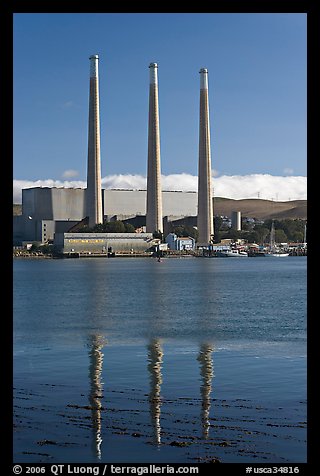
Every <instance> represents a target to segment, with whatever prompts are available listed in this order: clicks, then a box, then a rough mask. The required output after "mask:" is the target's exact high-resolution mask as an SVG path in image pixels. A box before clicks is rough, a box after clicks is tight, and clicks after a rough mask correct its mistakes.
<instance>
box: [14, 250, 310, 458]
mask: <svg viewBox="0 0 320 476" xmlns="http://www.w3.org/2000/svg"><path fill="white" fill-rule="evenodd" d="M306 265H307V263H306V258H305V257H289V258H283V259H279V258H278V259H277V258H274V259H273V258H256V259H254V258H247V259H246V258H244V259H237V258H235V259H223V258H220V259H218V258H216V259H197V258H186V259H164V260H163V261H162V262H161V263H158V262H157V261H156V260H153V259H136V258H134V259H130V258H128V259H127V258H114V259H103V258H101V259H100V258H98V259H92V258H91V259H90V258H89V259H80V260H23V259H17V260H15V261H14V387H15V426H14V428H15V432H14V459H15V461H16V462H99V461H101V462H179V463H182V462H186V463H192V462H208V461H211V460H213V459H218V460H219V461H221V462H249V461H253V462H259V461H261V462H280V463H281V462H305V461H306Z"/></svg>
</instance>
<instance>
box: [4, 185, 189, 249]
mask: <svg viewBox="0 0 320 476" xmlns="http://www.w3.org/2000/svg"><path fill="white" fill-rule="evenodd" d="M86 193H87V190H86V189H81V188H57V187H52V188H49V187H33V188H26V189H23V190H22V215H20V216H16V217H14V222H13V238H14V242H15V243H16V244H19V242H20V243H21V242H22V241H28V240H29V241H38V242H41V243H45V242H46V241H48V240H53V239H54V235H55V233H61V232H67V231H68V230H70V228H71V227H72V226H73V225H75V224H76V223H78V222H79V221H81V220H82V219H83V218H84V217H85V216H86ZM146 194H147V192H146V190H105V189H103V190H102V206H103V214H104V216H105V218H106V219H107V220H110V219H112V218H113V217H115V216H116V217H117V218H118V219H126V218H130V217H134V216H139V215H142V216H145V215H146V196H147V195H146ZM162 201H163V216H165V217H171V216H173V217H180V218H182V217H185V216H196V215H197V193H196V192H181V191H176V192H175V191H163V192H162Z"/></svg>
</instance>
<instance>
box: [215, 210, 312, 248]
mask: <svg viewBox="0 0 320 476" xmlns="http://www.w3.org/2000/svg"><path fill="white" fill-rule="evenodd" d="M305 223H306V220H300V219H295V220H290V219H285V220H274V227H275V241H276V242H277V243H287V242H294V243H302V242H303V239H304V228H305ZM271 225H272V220H270V219H269V220H266V221H265V222H264V223H263V225H253V226H246V224H244V226H243V228H244V229H243V230H241V231H237V230H234V229H232V228H229V229H228V230H224V229H223V227H222V219H221V218H220V217H215V242H216V243H218V242H220V241H221V239H225V238H230V239H234V240H236V239H244V240H246V241H248V242H249V243H258V244H264V243H269V240H270V230H271ZM218 227H219V228H218Z"/></svg>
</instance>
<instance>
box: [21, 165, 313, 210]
mask: <svg viewBox="0 0 320 476" xmlns="http://www.w3.org/2000/svg"><path fill="white" fill-rule="evenodd" d="M213 175H214V172H213ZM101 183H102V187H103V188H106V189H120V190H121V189H123V190H128V189H129V190H145V189H146V187H147V179H146V177H145V176H143V175H121V174H120V175H109V176H106V177H103V178H102V180H101ZM212 183H213V190H214V196H215V197H224V198H232V199H235V200H240V199H244V198H261V199H266V200H276V201H287V200H307V177H301V176H275V175H268V174H251V175H221V176H220V177H214V176H213V179H212ZM86 186H87V183H86V181H84V180H52V179H46V180H36V181H28V180H14V181H13V203H21V201H22V192H21V190H22V189H23V188H30V187H66V188H86ZM162 189H163V190H166V191H167V190H169V191H170V190H182V191H184V192H189V191H190V192H196V191H197V190H198V177H197V176H196V175H191V174H185V173H182V174H171V175H162Z"/></svg>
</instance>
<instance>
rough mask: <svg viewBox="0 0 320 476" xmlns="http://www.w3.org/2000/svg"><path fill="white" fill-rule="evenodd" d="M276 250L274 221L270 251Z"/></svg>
mask: <svg viewBox="0 0 320 476" xmlns="http://www.w3.org/2000/svg"><path fill="white" fill-rule="evenodd" d="M274 248H275V229H274V221H273V220H272V225H271V231H270V251H273V250H274Z"/></svg>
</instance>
